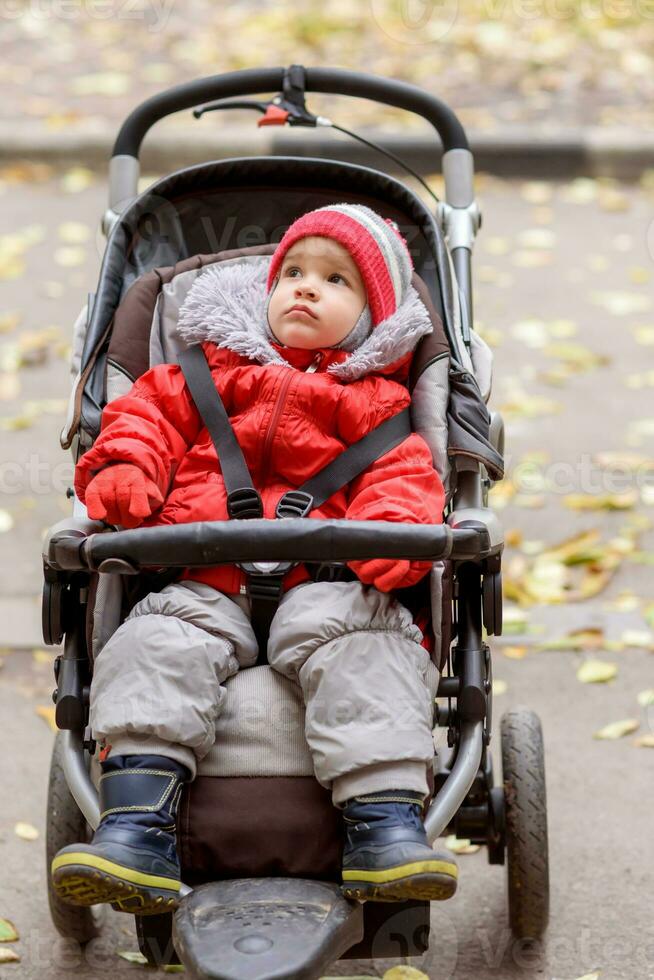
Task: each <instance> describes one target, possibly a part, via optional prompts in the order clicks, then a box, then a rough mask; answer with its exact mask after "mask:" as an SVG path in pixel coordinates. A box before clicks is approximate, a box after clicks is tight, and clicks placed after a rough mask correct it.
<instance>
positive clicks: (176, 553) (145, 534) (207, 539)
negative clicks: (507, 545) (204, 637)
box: [43, 518, 501, 575]
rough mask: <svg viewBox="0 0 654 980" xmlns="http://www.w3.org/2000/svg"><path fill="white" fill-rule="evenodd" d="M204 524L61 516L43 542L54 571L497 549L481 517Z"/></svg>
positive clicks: (425, 557)
mask: <svg viewBox="0 0 654 980" xmlns="http://www.w3.org/2000/svg"><path fill="white" fill-rule="evenodd" d="M465 523H466V526H464V527H456V528H452V527H449V526H448V525H447V524H400V523H395V522H392V521H349V520H322V519H321V520H312V519H311V518H304V519H303V518H286V519H284V520H283V521H279V520H268V519H253V520H248V521H206V522H199V523H190V524H177V525H171V526H168V525H163V526H158V527H148V528H137V529H134V530H127V531H113V532H110V531H108V529H107V526H106V525H104V524H102V523H101V522H99V521H91V520H74V519H72V520H71V519H70V518H68V519H66V520H64V521H62V522H60V523H59V524H58V525H55V526H54V527H53V528H52V529H51V531H50V535H49V538H48V539H47V541H46V543H45V546H44V553H43V559H44V564H45V565H46V567H50V568H52V569H54V570H55V571H70V572H74V571H87V570H88V571H98V572H105V573H106V572H113V573H117V574H123V575H129V574H132V575H135V574H138V572H139V571H140V569H141V568H143V567H161V566H170V567H192V568H197V567H202V566H211V565H219V564H227V563H236V562H248V561H259V562H265V561H277V562H278V561H294V562H346V561H355V560H357V561H358V560H361V559H371V558H398V559H408V560H411V561H438V560H440V559H443V558H450V559H452V560H454V561H466V560H468V561H480V560H482V559H484V558H487V557H488V556H489V555H491V554H494V553H495V552H496V551H497V550H498V548H499V547H501V546H497V545H496V546H493V545H492V544H491V538H490V535H489V531H488V528H487V527H486V526H484V524H483V523H482V522H476V521H466V522H465Z"/></svg>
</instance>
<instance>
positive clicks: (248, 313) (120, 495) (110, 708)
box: [52, 204, 457, 914]
mask: <svg viewBox="0 0 654 980" xmlns="http://www.w3.org/2000/svg"><path fill="white" fill-rule="evenodd" d="M266 266H267V278H266ZM411 275H412V261H411V257H410V255H409V252H408V249H407V247H406V243H405V241H404V239H403V238H402V237H401V235H400V233H399V230H398V229H397V226H396V225H395V224H394V223H393V222H391V221H389V220H384V219H383V218H382V217H381V216H380V215H378V214H377V213H376V212H374V211H373V210H371V209H370V208H368V207H365V206H363V205H351V204H340V205H332V206H328V207H323V208H319V209H317V210H315V211H311V212H309V213H307V214H304V215H303V216H302V217H300V218H299V219H298V220H297V221H295V222H294V223H293V224H292V225H291V226H290V227H289V228H288V230H287V232H286V233H285V235H284V236H283V238H282V239H281V241H280V243H279V245H278V246H277V248H276V250H275V252H274V254H273V256H272V259H271V260H270V263H269V265H267V260H266V259H260V260H257V261H256V262H251V261H250V262H243V261H239V262H227V263H215V264H214V265H212V266H209V267H208V268H207V269H205V270H202V271H201V272H200V273H199V274H198V275H197V278H196V279H195V281H194V283H193V285H192V287H191V289H190V291H189V293H188V296H187V298H186V301H185V303H184V305H183V307H182V309H181V311H180V315H179V320H178V332H179V335H180V336H181V338H182V339H183V340H184V342H186V343H187V344H189V345H190V344H192V343H198V342H199V343H202V345H203V350H204V353H205V355H206V358H207V360H208V363H209V367H210V369H211V372H212V378H213V381H214V383H215V385H216V388H217V390H218V392H219V394H220V396H221V398H222V400H223V403H224V405H225V408H226V411H227V414H228V416H229V417H230V420H231V423H232V426H233V429H234V432H235V435H236V437H237V440H238V443H239V445H240V446H241V449H242V451H243V454H244V458H245V461H246V463H247V466H248V468H249V470H250V473H251V476H252V480H253V483H254V486H255V487H256V488H257V489H258V491H259V492H260V494H261V498H262V502H263V509H264V517H266V518H274V517H275V508H276V506H277V503H278V501H279V499H280V497H281V496H282V495H283V494H284V493H285V492H286V491H288V490H291V489H295V488H297V487H299V486H301V485H302V483H303V482H305V481H306V480H307V479H308V478H309V477H311V476H312V475H313V474H315V473H317V472H319V471H320V470H321V469H323V468H324V467H325V466H326V465H327V463H329V462H330V461H331V460H332V459H334V458H335V457H336V456H338V455H339V454H340V453H342V452H343V450H344V448H346V447H347V446H349V445H351V444H352V443H354V442H356V441H357V440H359V439H361V438H362V437H363V436H364V435H365V434H366V433H367V432H369V431H371V430H372V429H373V428H375V427H376V426H377V425H379V424H380V423H381V422H383V421H384V420H385V419H387V418H390V417H391V416H394V415H396V414H397V413H398V412H400V411H402V410H403V409H404V408H406V407H407V405H408V404H409V402H410V396H409V393H408V390H407V388H406V386H405V385H404V384H403V382H404V381H405V380H406V378H407V375H408V370H409V367H410V363H411V359H412V354H413V351H414V349H415V347H416V344H417V343H418V341H419V339H420V338H421V337H422V336H424V335H425V334H427V333H429V332H430V331H431V330H432V323H431V320H430V318H429V314H428V313H427V310H426V308H425V306H424V304H423V303H422V302H421V300H420V299H419V297H418V294H417V292H416V290H415V289H414V287H413V286H412V285H411ZM75 489H76V492H77V495H78V496H79V498H80V499H81V500H82V501H83V502H85V503H86V506H87V510H88V514H89V516H90V517H91V518H94V519H98V520H105V521H107V522H108V523H110V524H117V525H121V526H123V527H136V526H138V525H140V526H154V525H161V524H178V523H185V522H189V521H215V520H226V519H228V512H227V503H226V496H227V495H226V490H225V485H224V482H223V479H222V473H221V469H220V465H219V461H218V458H217V456H216V451H215V448H214V446H213V443H212V441H211V439H210V437H209V434H208V432H207V429H206V427H205V426H204V424H203V422H202V419H201V417H200V415H199V413H198V410H197V408H196V406H195V404H194V402H193V399H192V397H191V395H190V392H189V390H188V388H187V386H186V384H185V381H184V375H183V373H182V371H181V369H180V366H179V365H178V364H160V365H157V366H156V367H154V368H152V369H151V370H149V371H148V372H146V373H145V374H144V375H143V376H142V377H141V378H139V379H138V380H137V381H136V383H135V384H134V385H133V387H132V389H131V391H130V392H129V393H128V394H126V395H124V396H122V397H120V398H117V399H115V400H114V401H112V402H110V403H109V404H108V405H107V406H106V408H105V409H104V412H103V415H102V430H101V433H100V435H99V436H98V438H97V440H96V442H95V444H94V445H93V446H92V447H91V449H89V450H88V451H87V452H86V453H85V454H84V455H83V456H82V458H81V459H80V460H79V462H78V464H77V468H76V473H75ZM444 500H445V495H444V491H443V486H442V483H441V481H440V479H439V476H438V474H437V472H436V470H435V469H434V466H433V462H432V458H431V454H430V451H429V448H428V446H427V444H426V443H425V441H424V440H423V438H422V437H421V436H420V435H418V434H417V433H411V434H410V435H408V436H407V437H406V439H404V441H402V442H401V443H400V444H399V445H398V446H397V447H396V448H395V449H392V450H390V451H388V452H386V453H385V454H384V455H382V456H381V457H380V458H379V459H378V460H376V461H375V462H374V463H373V464H372V465H370V466H369V467H368V468H367V469H366V470H365V471H364V472H363V473H362V474H361V475H360V476H358V477H357V478H356V479H354V480H352V481H351V482H350V483H349V484H348V485H346V486H345V487H342V488H341V489H340V490H338V491H337V492H336V493H334V494H333V495H332V496H331V497H330V498H329V499H328V500H326V501H325V502H324V503H323V504H322V505H320V506H318V507H315V508H314V509H313V510H312V511H311V513H310V515H309V516H310V517H311V518H314V519H316V518H318V519H319V518H347V519H351V520H387V521H398V522H412V523H421V524H437V523H440V522H441V521H442V512H443V507H444ZM348 566H349V569H350V572H349V574H348V576H347V577H346V579H345V580H343V581H335V582H325V581H314V580H312V576H311V571H310V569H311V568H312V567H315V566H307V565H305V564H298V565H296V566H295V567H293V568H292V569H290V570H289V571H288V572H287V573H286V575H285V578H284V582H283V586H284V592H283V595H282V597H281V601H280V603H279V606H278V608H277V611H276V613H275V615H274V618H273V620H272V623H271V626H270V631H269V640H268V649H267V658H268V662H269V664H270V666H271V667H272V668H273V669H274V670H276V671H279V672H280V673H282V674H284V675H285V676H286V677H287V678H290V679H291V680H292V681H293V682H295V683H297V684H299V686H300V688H301V691H302V695H303V699H304V703H305V706H306V722H305V734H306V739H307V743H308V746H309V749H310V751H311V754H312V758H313V764H314V771H315V775H316V778H317V780H318V781H319V782H320V784H321V785H322V786H324V787H325V788H327V789H329V790H331V794H332V802H333V804H334V806H335V807H337V808H338V809H340V810H342V812H343V817H344V828H345V843H344V852H343V868H342V878H343V885H342V888H343V891H344V893H345V895H346V896H348V897H354V898H359V899H367V900H378V901H404V900H406V899H411V898H420V899H443V898H449V897H450V896H451V895H452V894H453V893H454V891H455V889H456V880H457V868H456V864H455V863H454V860H453V858H452V856H451V855H449V854H448V853H447V852H445V853H437V852H435V851H434V850H433V849H432V848H431V846H430V845H429V843H428V841H427V837H426V834H425V830H424V826H423V821H422V809H423V806H424V803H425V800H426V798H427V797H428V795H429V787H428V782H427V771H428V768H429V767H430V766H431V765H432V762H433V755H434V747H433V741H432V733H431V729H432V717H433V716H432V711H433V696H434V693H435V691H434V690H433V687H430V684H433V671H432V672H431V673H430V672H429V669H430V668H431V665H430V663H429V655H428V652H427V650H426V649H425V646H424V645H423V639H424V637H423V635H422V632H421V631H420V629H419V628H418V626H417V625H416V624H415V623H414V622H413V619H412V616H411V613H410V612H409V610H408V609H406V608H405V607H404V606H403V605H402V604H401V603H400V602H399V600H398V599H397V597H395V596H394V595H393V590H394V589H397V588H401V587H406V586H409V585H412V584H414V583H416V582H418V581H419V580H420V579H421V578H422V577H423V576H425V575H426V574H427V573H428V572H429V570H430V567H431V566H430V563H429V562H417V561H398V560H395V559H374V560H368V561H351V562H349V563H348ZM348 579H349V580H348ZM246 582H247V579H246V575H245V572H244V571H243V570H241V569H240V568H239V567H238V566H236V565H233V564H230V565H216V566H213V567H211V568H187V569H184V571H183V572H182V573H181V576H180V578H179V580H178V581H176V582H174V583H173V584H170V585H167V586H166V587H165V588H164V589H162V590H161V591H160V592H153V593H150V594H149V595H147V596H146V597H145V598H144V599H142V600H141V601H140V602H138V603H136V605H135V606H134V608H133V609H132V610H131V612H130V613H129V615H128V617H127V618H126V619H125V621H124V622H123V624H122V625H121V626H120V627H119V629H118V630H116V632H115V633H114V634H113V636H111V638H110V639H109V641H108V642H107V643H106V644H105V646H104V647H103V648H102V650H101V651H100V653H99V655H97V657H96V660H95V664H94V672H93V681H92V685H91V703H90V723H91V728H92V731H93V734H94V737H95V738H96V739H97V740H98V742H99V744H100V745H101V746H102V747H103V748H102V752H101V756H100V758H101V766H102V776H101V778H100V809H101V822H100V824H99V826H98V828H97V830H96V832H95V834H94V837H93V840H92V842H91V843H90V844H81V843H80V844H73V845H71V846H69V847H65V848H63V849H62V850H61V851H59V853H58V854H57V855H56V857H55V859H54V861H53V864H52V875H53V883H54V887H55V889H56V891H57V892H58V894H59V895H60V896H61V897H62V898H63V899H65V900H66V901H69V902H71V903H73V904H79V905H93V904H96V903H98V902H112V903H114V905H115V907H118V908H121V909H123V910H124V911H129V912H136V913H138V914H151V913H157V912H162V911H166V910H167V909H169V908H174V907H175V906H176V904H177V899H178V895H179V887H180V865H179V860H178V856H177V852H176V836H175V834H176V823H175V821H176V812H177V806H178V802H179V798H180V794H181V791H182V787H183V784H184V782H186V781H190V780H193V779H194V778H195V775H196V773H197V766H198V763H199V762H200V761H201V760H202V759H203V758H204V756H205V755H206V754H207V752H208V751H209V750H210V748H211V747H212V745H213V744H214V741H215V737H216V733H215V722H216V718H217V716H218V714H219V711H220V706H221V702H222V699H223V697H224V695H225V688H224V687H223V686H222V684H223V682H224V681H225V680H226V679H227V678H228V677H230V676H232V675H233V674H234V673H236V672H237V671H238V670H239V669H241V668H247V667H249V666H252V665H254V664H255V663H256V661H257V656H258V648H257V643H256V639H255V636H254V633H253V629H252V624H251V619H250V612H251V606H250V600H249V595H248V592H247V585H246ZM428 674H429V676H430V677H432V680H431V681H430V682H428ZM344 695H345V696H346V697H345V698H344ZM344 701H345V702H346V704H347V705H348V706H349V707H350V709H351V710H349V712H346V713H345V714H346V716H344V713H343V712H342V711H339V712H337V713H334V712H330V711H329V710H327V711H326V710H325V709H326V708H328V707H329V706H330V705H334V704H337V703H338V704H339V706H342V705H343V703H344ZM380 719H381V722H382V724H381V725H380Z"/></svg>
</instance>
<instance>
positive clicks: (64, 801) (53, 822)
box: [46, 732, 107, 944]
mask: <svg viewBox="0 0 654 980" xmlns="http://www.w3.org/2000/svg"><path fill="white" fill-rule="evenodd" d="M91 836H92V830H91V828H90V827H89V825H88V824H87V822H86V819H85V817H84V814H83V813H82V812H81V810H80V809H79V807H78V806H77V803H76V802H75V800H74V799H73V796H72V794H71V792H70V790H69V789H68V784H67V782H66V777H65V775H64V769H63V760H62V733H61V732H57V735H56V737H55V741H54V746H53V749H52V760H51V762H50V779H49V783H48V804H47V821H46V881H47V883H48V904H49V906H50V916H51V918H52V922H53V925H54V927H55V929H56V930H57V932H59V933H60V935H62V936H64V937H65V938H67V939H75V940H76V941H77V942H78V943H81V944H84V943H88V942H89V941H90V940H91V939H95V938H96V937H97V936H99V935H100V934H101V932H102V927H103V925H104V921H105V918H106V915H107V907H106V905H92V906H86V907H82V906H74V905H69V904H68V903H67V902H64V901H62V899H61V898H60V897H59V895H57V894H56V892H55V890H54V888H53V885H52V881H51V876H50V865H51V863H52V859H53V858H54V856H55V854H56V853H57V851H59V850H60V849H61V848H62V847H67V846H68V844H74V843H76V842H77V841H84V840H87V839H90V838H91Z"/></svg>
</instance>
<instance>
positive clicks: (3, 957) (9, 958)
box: [0, 947, 20, 963]
mask: <svg viewBox="0 0 654 980" xmlns="http://www.w3.org/2000/svg"><path fill="white" fill-rule="evenodd" d="M0 963H20V956H19V955H18V953H17V952H16V951H15V950H13V949H7V948H6V947H5V948H3V947H0Z"/></svg>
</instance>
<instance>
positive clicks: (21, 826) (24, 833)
mask: <svg viewBox="0 0 654 980" xmlns="http://www.w3.org/2000/svg"><path fill="white" fill-rule="evenodd" d="M14 833H15V834H16V837H20V839H21V840H36V839H37V837H38V836H39V832H38V830H37V829H36V827H33V826H32V824H31V823H23V822H22V821H19V822H18V823H17V824H15V825H14Z"/></svg>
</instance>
